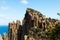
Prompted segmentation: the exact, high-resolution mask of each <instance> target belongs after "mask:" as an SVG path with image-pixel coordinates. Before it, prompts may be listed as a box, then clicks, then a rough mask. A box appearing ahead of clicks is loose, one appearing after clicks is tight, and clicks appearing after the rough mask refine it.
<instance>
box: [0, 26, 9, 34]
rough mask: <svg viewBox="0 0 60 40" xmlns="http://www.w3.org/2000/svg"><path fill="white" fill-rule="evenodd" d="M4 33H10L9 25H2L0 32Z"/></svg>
mask: <svg viewBox="0 0 60 40" xmlns="http://www.w3.org/2000/svg"><path fill="white" fill-rule="evenodd" d="M4 33H7V34H8V26H0V34H1V35H3V34H4Z"/></svg>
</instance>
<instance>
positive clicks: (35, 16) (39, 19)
mask: <svg viewBox="0 0 60 40" xmlns="http://www.w3.org/2000/svg"><path fill="white" fill-rule="evenodd" d="M45 21H46V18H45V16H44V15H42V14H41V13H40V12H38V11H36V10H34V9H31V8H27V10H26V13H25V17H24V19H23V22H22V25H23V26H24V28H25V29H24V30H26V31H27V30H28V29H30V28H31V27H34V28H38V27H40V28H42V29H44V28H45V26H46V25H45V24H46V22H45ZM25 33H26V32H25Z"/></svg>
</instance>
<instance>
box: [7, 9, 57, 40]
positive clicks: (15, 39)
mask: <svg viewBox="0 0 60 40" xmlns="http://www.w3.org/2000/svg"><path fill="white" fill-rule="evenodd" d="M57 21H58V20H56V19H51V18H46V17H45V16H44V15H43V14H42V13H40V12H38V11H36V10H34V9H31V8H27V10H26V13H25V17H24V19H23V21H22V25H21V23H20V21H19V20H17V21H16V22H13V23H9V27H8V31H9V33H8V36H9V38H8V39H9V40H24V39H25V40H39V39H41V40H47V39H46V34H45V31H46V29H48V28H49V27H50V28H51V27H52V26H55V25H54V24H56V23H57ZM31 28H32V29H31ZM30 32H31V33H30ZM36 36H37V37H38V38H35V37H36Z"/></svg>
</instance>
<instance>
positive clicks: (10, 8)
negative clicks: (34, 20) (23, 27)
mask: <svg viewBox="0 0 60 40" xmlns="http://www.w3.org/2000/svg"><path fill="white" fill-rule="evenodd" d="M26 8H33V9H35V10H38V11H40V12H41V13H42V14H43V15H45V16H46V17H51V18H55V19H59V18H60V17H59V16H58V15H57V13H60V0H0V25H8V23H9V22H12V21H13V20H14V21H16V20H21V21H22V20H23V18H24V14H25V11H26Z"/></svg>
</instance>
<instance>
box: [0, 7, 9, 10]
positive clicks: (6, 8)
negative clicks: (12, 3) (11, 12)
mask: <svg viewBox="0 0 60 40" xmlns="http://www.w3.org/2000/svg"><path fill="white" fill-rule="evenodd" d="M0 9H1V10H4V11H6V10H8V9H9V8H8V7H4V6H2V7H0Z"/></svg>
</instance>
